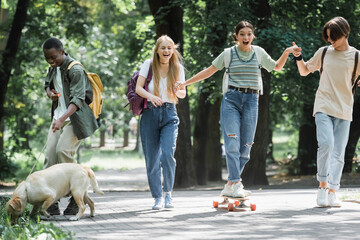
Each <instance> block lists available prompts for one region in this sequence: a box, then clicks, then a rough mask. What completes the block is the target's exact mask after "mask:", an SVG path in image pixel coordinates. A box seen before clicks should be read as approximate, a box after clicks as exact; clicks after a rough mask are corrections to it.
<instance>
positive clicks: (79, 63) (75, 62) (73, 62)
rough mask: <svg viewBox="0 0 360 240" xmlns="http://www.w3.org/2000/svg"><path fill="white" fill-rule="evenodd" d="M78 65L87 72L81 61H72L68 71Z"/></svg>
mask: <svg viewBox="0 0 360 240" xmlns="http://www.w3.org/2000/svg"><path fill="white" fill-rule="evenodd" d="M76 64H78V65H80V66H81V67H82V68H83V69H84V70H85V68H84V66H83V65H82V64H81V62H79V61H72V62H71V63H70V64H69V66H68V67H67V70H70V69H71V68H72V67H73V66H74V65H76Z"/></svg>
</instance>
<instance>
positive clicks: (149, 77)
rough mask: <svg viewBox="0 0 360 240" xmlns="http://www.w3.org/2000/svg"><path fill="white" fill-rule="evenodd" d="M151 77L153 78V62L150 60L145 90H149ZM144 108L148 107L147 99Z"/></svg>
mask: <svg viewBox="0 0 360 240" xmlns="http://www.w3.org/2000/svg"><path fill="white" fill-rule="evenodd" d="M151 78H152V62H150V66H149V71H148V75H147V78H146V80H145V86H144V88H145V90H146V91H147V90H148V88H149V83H150V81H151ZM144 108H147V99H145V101H144Z"/></svg>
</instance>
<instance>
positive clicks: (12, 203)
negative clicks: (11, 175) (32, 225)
mask: <svg viewBox="0 0 360 240" xmlns="http://www.w3.org/2000/svg"><path fill="white" fill-rule="evenodd" d="M9 206H10V207H12V208H13V209H14V210H15V211H18V212H20V211H21V201H20V198H19V197H16V198H14V199H11V200H10V201H9Z"/></svg>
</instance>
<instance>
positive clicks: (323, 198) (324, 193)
mask: <svg viewBox="0 0 360 240" xmlns="http://www.w3.org/2000/svg"><path fill="white" fill-rule="evenodd" d="M328 192H329V190H328V189H327V188H319V189H318V193H317V198H316V203H317V205H319V206H320V207H326V206H329V201H328V195H329V194H328Z"/></svg>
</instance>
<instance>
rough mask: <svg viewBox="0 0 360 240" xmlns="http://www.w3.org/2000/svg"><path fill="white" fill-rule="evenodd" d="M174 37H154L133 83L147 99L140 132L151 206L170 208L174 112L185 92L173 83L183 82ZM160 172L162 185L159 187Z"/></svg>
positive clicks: (175, 118)
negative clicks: (151, 51)
mask: <svg viewBox="0 0 360 240" xmlns="http://www.w3.org/2000/svg"><path fill="white" fill-rule="evenodd" d="M176 47H177V46H176V45H175V44H174V41H173V40H172V39H171V38H170V37H168V36H165V35H163V36H161V37H160V38H158V39H157V41H156V44H155V47H154V51H153V57H152V59H151V60H146V61H145V62H144V64H143V65H142V67H141V69H140V73H139V78H138V81H137V84H136V93H137V94H139V95H140V96H142V97H143V98H146V99H147V101H148V102H147V108H146V109H144V111H143V114H142V116H141V120H140V136H141V142H142V146H143V150H144V155H145V161H146V170H147V176H148V183H149V187H150V191H151V195H152V197H153V198H154V199H155V204H154V206H153V207H152V209H154V210H159V209H162V208H163V207H164V201H163V192H164V198H165V208H173V207H174V205H173V202H172V197H171V192H172V189H173V186H174V180H175V166H176V161H175V158H174V153H175V149H176V139H177V135H178V125H179V118H178V116H177V112H176V106H175V104H176V103H177V100H178V98H184V97H185V96H186V90H185V87H182V88H180V89H179V88H175V84H179V83H182V82H185V74H184V68H183V66H182V65H181V63H180V61H181V55H180V53H179V52H178V51H177V50H176ZM150 64H151V66H152V79H151V82H150V84H149V89H148V91H146V90H145V89H144V85H145V80H146V78H147V74H148V71H149V67H150ZM161 172H162V173H163V179H164V188H163V189H162V187H161V185H162V184H161Z"/></svg>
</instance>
